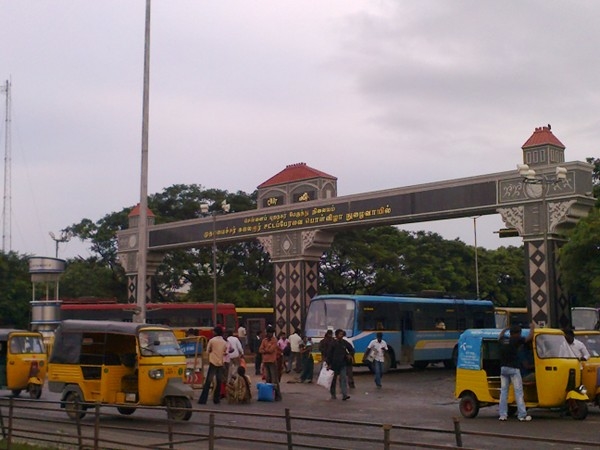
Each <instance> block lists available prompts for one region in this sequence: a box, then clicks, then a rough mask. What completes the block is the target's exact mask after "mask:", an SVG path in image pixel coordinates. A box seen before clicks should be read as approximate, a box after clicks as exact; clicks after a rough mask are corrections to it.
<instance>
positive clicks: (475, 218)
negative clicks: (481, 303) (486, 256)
mask: <svg viewBox="0 0 600 450" xmlns="http://www.w3.org/2000/svg"><path fill="white" fill-rule="evenodd" d="M480 217H481V216H475V217H473V237H474V238H475V286H476V289H477V300H479V263H478V261H477V219H479V218H480Z"/></svg>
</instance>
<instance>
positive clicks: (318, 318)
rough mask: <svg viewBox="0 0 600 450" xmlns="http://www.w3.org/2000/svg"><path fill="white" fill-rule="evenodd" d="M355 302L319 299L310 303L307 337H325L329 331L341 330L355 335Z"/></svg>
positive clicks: (307, 317)
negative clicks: (353, 327)
mask: <svg viewBox="0 0 600 450" xmlns="http://www.w3.org/2000/svg"><path fill="white" fill-rule="evenodd" d="M355 310H356V306H355V302H354V301H353V300H349V299H319V300H313V301H311V302H310V305H309V307H308V314H307V316H306V325H305V328H306V330H305V332H306V335H307V336H311V337H312V336H323V335H325V332H326V331H327V330H328V329H331V330H337V329H338V328H341V329H342V330H344V331H345V332H346V335H347V336H352V335H353V329H352V326H353V324H354V312H355Z"/></svg>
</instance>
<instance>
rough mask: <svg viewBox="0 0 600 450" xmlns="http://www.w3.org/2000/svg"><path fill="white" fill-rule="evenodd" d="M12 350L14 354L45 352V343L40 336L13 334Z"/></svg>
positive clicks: (11, 339)
mask: <svg viewBox="0 0 600 450" xmlns="http://www.w3.org/2000/svg"><path fill="white" fill-rule="evenodd" d="M10 352H11V353H12V354H13V355H17V354H23V353H45V350H44V344H43V342H42V340H41V339H40V338H39V337H38V336H13V337H11V338H10Z"/></svg>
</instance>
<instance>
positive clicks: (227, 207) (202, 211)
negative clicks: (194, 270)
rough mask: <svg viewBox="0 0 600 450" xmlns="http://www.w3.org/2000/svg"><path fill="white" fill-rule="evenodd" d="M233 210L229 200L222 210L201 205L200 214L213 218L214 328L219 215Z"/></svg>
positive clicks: (215, 320) (215, 324) (215, 319)
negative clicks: (210, 209)
mask: <svg viewBox="0 0 600 450" xmlns="http://www.w3.org/2000/svg"><path fill="white" fill-rule="evenodd" d="M230 209H231V205H230V204H229V203H227V200H223V201H222V202H221V209H220V210H213V211H209V210H208V203H201V204H200V214H202V215H203V216H208V215H210V216H212V277H213V317H212V318H213V326H217V214H219V213H220V214H226V213H228V212H229V210H230Z"/></svg>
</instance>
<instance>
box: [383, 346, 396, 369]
mask: <svg viewBox="0 0 600 450" xmlns="http://www.w3.org/2000/svg"><path fill="white" fill-rule="evenodd" d="M392 355H393V350H391V349H390V351H387V352H385V353H384V354H383V370H382V372H383V373H388V372H389V370H390V367H392Z"/></svg>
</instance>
